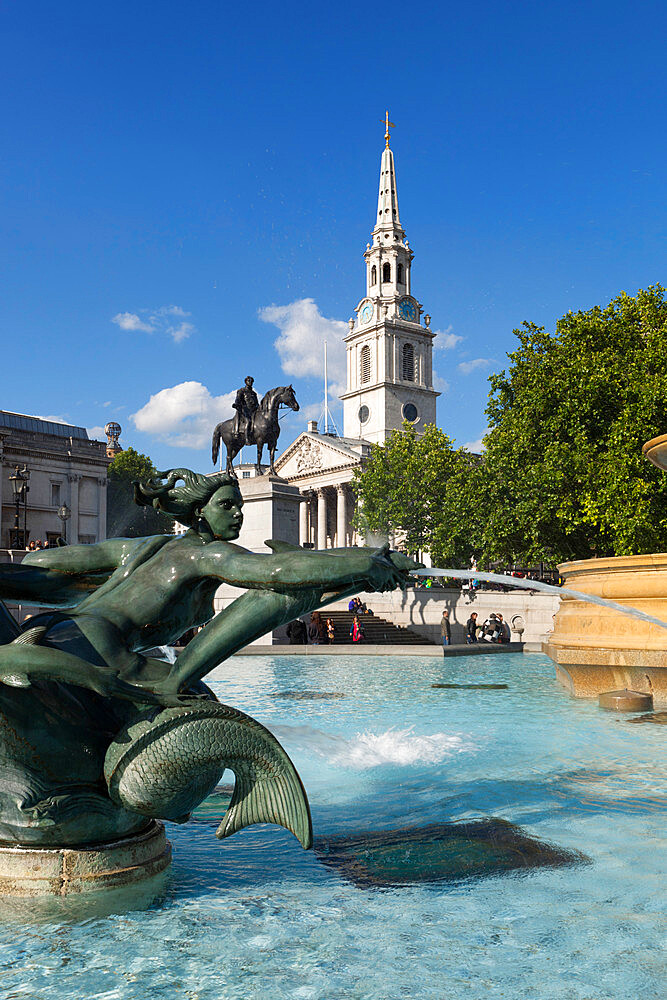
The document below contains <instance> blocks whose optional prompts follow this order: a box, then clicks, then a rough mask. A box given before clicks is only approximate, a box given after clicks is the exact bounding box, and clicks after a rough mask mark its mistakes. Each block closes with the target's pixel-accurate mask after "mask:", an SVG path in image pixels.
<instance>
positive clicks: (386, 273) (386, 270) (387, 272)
mask: <svg viewBox="0 0 667 1000" xmlns="http://www.w3.org/2000/svg"><path fill="white" fill-rule="evenodd" d="M382 280H383V281H391V264H383V265H382Z"/></svg>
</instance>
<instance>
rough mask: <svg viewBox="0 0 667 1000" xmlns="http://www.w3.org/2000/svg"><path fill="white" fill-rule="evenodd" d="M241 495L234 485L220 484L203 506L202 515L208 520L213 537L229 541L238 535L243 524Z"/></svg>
mask: <svg viewBox="0 0 667 1000" xmlns="http://www.w3.org/2000/svg"><path fill="white" fill-rule="evenodd" d="M242 507H243V497H242V496H241V492H240V490H239V489H238V487H236V486H232V485H229V486H221V487H220V489H218V490H216V491H215V493H214V494H213V496H212V497H211V499H210V500H209V501H208V503H207V504H206V506H205V507H202V517H204V518H205V519H206V521H207V522H208V526H209V528H210V529H211V531H212V532H213V536H214V538H218V539H222V540H223V541H225V542H231V541H233V539H235V538H238V537H239V533H240V531H241V526H242V524H243V512H242V510H241V508H242Z"/></svg>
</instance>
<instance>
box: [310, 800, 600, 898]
mask: <svg viewBox="0 0 667 1000" xmlns="http://www.w3.org/2000/svg"><path fill="white" fill-rule="evenodd" d="M315 854H316V855H317V857H318V858H319V860H320V861H321V862H322V864H324V865H326V866H327V867H328V868H332V869H334V870H335V871H337V872H338V873H339V874H340V875H342V876H343V877H344V878H346V879H347V880H348V881H350V882H353V883H354V884H355V885H357V886H360V887H361V888H394V887H397V886H402V885H421V884H441V883H453V884H457V883H460V882H468V881H471V880H478V879H483V878H490V877H493V876H497V875H503V874H507V873H511V874H513V875H517V874H526V873H527V872H529V871H532V870H534V869H536V868H561V867H564V866H566V865H575V864H587V863H590V862H589V859H588V858H587V857H586V856H585V855H583V854H580V853H579V852H576V851H566V850H563V849H562V848H560V847H556V846H554V845H552V844H547V843H545V842H543V841H539V840H536V839H535V838H533V837H529V836H527V835H526V834H525V833H523V831H522V830H521V829H520V828H519V827H518V826H515V825H514V824H513V823H508V822H507V820H503V819H498V818H496V817H489V818H486V819H479V820H472V821H468V822H463V823H433V824H431V825H429V826H423V827H416V828H412V829H410V828H409V829H402V830H388V831H381V832H372V833H360V834H356V835H353V836H348V837H329V838H327V837H319V838H316V840H315Z"/></svg>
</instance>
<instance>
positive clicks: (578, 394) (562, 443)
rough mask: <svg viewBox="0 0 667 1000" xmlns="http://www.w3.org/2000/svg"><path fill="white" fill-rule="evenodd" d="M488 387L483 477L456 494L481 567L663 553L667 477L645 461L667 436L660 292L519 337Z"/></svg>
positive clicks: (666, 316)
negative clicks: (647, 444)
mask: <svg viewBox="0 0 667 1000" xmlns="http://www.w3.org/2000/svg"><path fill="white" fill-rule="evenodd" d="M515 333H516V335H517V337H518V340H519V346H518V348H517V350H516V351H514V352H513V353H511V354H509V355H508V357H509V362H510V364H509V367H508V369H507V371H502V372H500V373H499V374H497V375H492V376H491V378H490V383H491V392H490V395H489V405H488V408H487V415H488V418H489V425H490V432H489V434H488V435H487V437H486V439H485V444H486V452H485V455H484V459H483V465H482V467H481V468H479V469H476V470H473V472H472V474H471V475H470V476H469V477H468V478H467V479H466V481H465V483H463V484H462V493H463V494H465V496H466V498H467V502H468V503H469V504H472V505H474V512H473V514H472V516H473V519H474V521H475V524H476V526H477V531H478V533H479V534H478V541H479V551H480V554H482V555H483V556H484V557H485V558H486V559H489V560H500V561H505V562H510V561H514V560H518V561H522V562H525V563H534V562H537V561H545V562H550V563H552V564H553V563H555V562H560V561H563V560H567V559H583V558H589V557H591V556H611V555H628V554H640V553H644V552H651V551H664V550H665V548H666V547H667V507H666V505H665V501H666V500H667V477H666V476H665V475H664V474H662V473H660V472H659V471H658V470H657V469H655V468H654V467H653V466H652V465H651V464H650V463H649V462H647V461H646V460H645V459H644V458H643V457H642V454H641V448H642V444H643V442H644V441H646V440H648V439H650V438H652V437H655V436H656V435H658V434H660V433H663V432H664V431H665V430H667V427H665V409H666V403H667V303H666V302H665V297H664V289H663V288H662V287H660V286H659V285H657V286H654V287H651V288H649V289H647V290H645V291H640V292H638V293H637V295H636V296H634V297H631V296H629V295H626V294H625V293H622V294H621V295H620V296H618V298H616V299H614V300H613V301H612V302H610V303H609V305H608V306H606V307H604V308H600V307H596V308H594V309H590V310H588V311H585V312H583V311H582V312H576V313H572V312H569V313H568V314H567V315H566V316H564V317H563V318H562V319H561V320H559V321H558V323H557V325H556V332H555V334H554V335H551V334H549V333H547V332H546V331H545V330H544V328H542V327H537V326H535V325H534V324H533V323H524V324H523V327H522V328H521V329H520V330H515Z"/></svg>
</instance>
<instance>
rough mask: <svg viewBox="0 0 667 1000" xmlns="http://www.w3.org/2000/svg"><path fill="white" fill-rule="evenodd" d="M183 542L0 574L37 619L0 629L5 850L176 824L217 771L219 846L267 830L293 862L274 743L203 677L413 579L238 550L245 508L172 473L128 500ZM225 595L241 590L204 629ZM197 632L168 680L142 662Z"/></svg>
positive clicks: (369, 555) (210, 483) (360, 564)
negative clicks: (252, 646) (332, 610)
mask: <svg viewBox="0 0 667 1000" xmlns="http://www.w3.org/2000/svg"><path fill="white" fill-rule="evenodd" d="M135 499H136V501H137V502H138V503H139V504H152V505H153V506H154V507H156V508H157V509H159V510H162V511H164V512H166V513H168V514H170V515H171V516H173V517H174V518H175V519H176V520H178V521H179V522H180V523H182V524H185V525H187V526H188V530H187V532H186V533H185V534H184V535H181V536H169V535H161V536H155V537H147V538H112V539H109V540H107V541H105V542H100V543H99V544H97V545H73V546H71V547H63V548H58V549H49V550H43V551H40V552H35V553H30V554H29V555H28V556H26V559H25V561H24V562H23V564H22V565H20V566H18V565H3V566H1V567H0V598H3V599H5V600H11V601H16V602H21V603H22V604H32V605H35V606H39V607H42V608H43V607H45V606H50V607H51V608H53V609H54V610H52V611H48V612H42V613H40V614H37V615H35V616H34V617H33V618H31V619H29V620H28V621H27V622H25V623H24V625H23V626H22V627H21V628H20V627H19V626H18V625H17V623H16V622H15V621H14V619H13V618H12V616H11V615H10V614H9V612H8V611H7V610H6V608H4V606H2V605H1V602H0V607H2V614H1V615H0V642H1V643H2V645H0V841H1V842H3V843H4V844H5V845H30V846H34V847H39V848H50V847H77V846H83V847H86V849H88V848H89V847H90V845H94V844H100V843H104V842H108V841H114V840H117V839H118V838H122V837H127V836H136V835H138V834H141V833H142V832H143V831H145V830H147V829H148V828H149V826H150V824H151V822H152V821H153V820H155V819H163V818H168V819H171V820H174V821H176V822H185V821H186V820H187V819H188V818H189V815H190V814H191V812H192V811H193V809H195V808H196V807H197V805H199V803H200V802H201V801H202V800H203V799H204V798H205V797H206V795H208V794H209V792H210V791H211V790H212V789H214V788H215V787H216V785H217V783H218V782H219V780H220V778H221V776H222V774H223V772H224V770H225V769H226V768H229V769H231V770H232V771H234V773H235V777H236V784H235V788H234V793H233V796H232V800H231V803H230V806H229V809H228V810H227V813H226V814H225V816H224V819H223V821H222V823H221V824H220V827H219V828H218V836H219V837H226V836H229V835H230V834H232V833H234V832H235V831H236V830H239V829H241V828H242V827H244V826H248V825H250V824H252V823H257V822H271V823H278V824H280V825H283V826H285V827H286V828H287V829H289V830H291V831H292V832H293V833H294V835H295V836H296V837H297V838H298V839H299V840H300V842H301V843H302V844H303V846H304V847H309V846H311V843H312V826H311V819H310V811H309V807H308V801H307V798H306V793H305V791H304V789H303V786H302V784H301V781H300V779H299V776H298V774H297V772H296V770H295V768H294V765H293V764H292V762H291V760H290V759H289V757H288V755H287V754H286V752H285V751H284V750H283V748H282V747H281V746H280V744H279V743H278V741H277V740H276V739H275V737H274V736H272V734H271V733H269V732H268V731H267V730H266V729H265V728H264V727H263V726H261V725H260V724H259V723H258V722H256V721H255V720H254V719H251V718H250V717H249V716H246V715H244V714H243V713H242V712H239V711H238V710H236V709H234V708H231V707H229V706H227V705H222V704H220V703H219V702H218V701H217V699H216V698H215V697H214V696H213V694H212V692H211V691H210V690H209V689H208V688H207V687H206V685H205V684H204V683H203V682H202V678H204V677H205V676H206V674H207V673H208V672H209V671H210V670H211V669H213V667H215V666H217V665H218V664H220V663H221V662H222V661H224V660H226V659H227V658H228V657H229V656H231V655H232V654H233V653H235V652H236V651H237V650H239V649H240V648H241V647H243V646H245V645H246V644H247V643H249V642H252V641H253V640H254V639H256V638H259V637H260V636H261V635H264V634H265V633H266V632H268V631H270V630H271V629H274V628H276V627H278V626H279V625H283V624H286V623H287V622H289V621H291V620H292V619H294V618H297V617H299V616H301V615H304V614H307V613H309V612H311V611H313V610H314V609H316V608H321V607H323V606H324V605H326V604H327V603H329V602H332V601H334V600H337V599H339V598H341V597H345V596H347V595H351V594H353V593H356V592H358V591H360V590H365V591H385V590H391V589H393V588H396V587H400V586H402V585H403V584H405V582H406V581H407V579H408V572H409V571H410V569H412V568H414V567H415V563H413V562H412V560H410V559H408V558H407V557H406V556H403V555H402V554H400V553H397V552H392V551H390V550H389V548H388V546H385V547H383V548H380V549H361V548H357V549H355V548H350V549H329V550H326V551H324V552H316V551H315V552H314V551H306V550H303V549H300V548H296V547H294V546H291V545H287V544H286V543H282V542H270V543H267V544H269V546H270V547H271V548H272V549H273V553H272V554H271V555H258V554H255V553H252V552H249V551H247V550H246V549H243V548H241V547H240V546H239V545H236V544H234V540H235V539H236V538H238V535H239V531H240V529H241V524H242V519H243V513H242V505H243V499H242V497H241V494H240V492H239V489H238V486H237V484H236V481H235V480H234V479H233V478H232V477H230V476H229V475H227V474H224V473H218V474H215V475H213V476H203V475H198V474H196V473H193V472H191V471H190V470H188V469H173V470H170V471H169V472H167V473H164V474H160V476H159V478H158V479H156V480H153V481H150V482H147V483H141V484H136V495H135ZM221 583H228V584H231V585H232V586H235V587H240V588H243V589H245V590H246V593H244V594H243V595H242V596H241V597H239V598H238V599H237V600H236V601H234V603H233V604H231V605H230V606H229V607H227V608H225V609H224V610H223V611H221V612H220V613H219V614H217V615H215V617H214V610H213V598H214V595H215V592H216V590H217V588H218V586H219V585H220V584H221ZM198 626H205V627H204V628H202V629H201V631H199V632H198V633H197V635H196V636H195V638H194V639H193V640H192V641H191V642H190V643H189V645H188V646H187V647H186V648H185V649H184V651H183V652H182V653H181V655H180V656H179V657H178V659H177V660H176V662H175V663H169V662H167V661H166V660H162V659H159V658H155V657H154V656H151V655H148V651H149V650H150V649H151V647H155V646H159V645H164V644H168V643H173V642H174V641H175V640H176V639H178V638H179V636H181V635H182V634H183V633H184V632H186V631H187V630H188V629H191V628H195V627H198Z"/></svg>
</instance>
